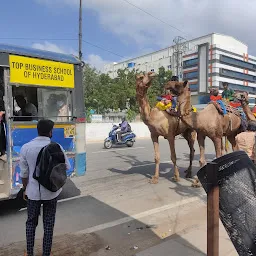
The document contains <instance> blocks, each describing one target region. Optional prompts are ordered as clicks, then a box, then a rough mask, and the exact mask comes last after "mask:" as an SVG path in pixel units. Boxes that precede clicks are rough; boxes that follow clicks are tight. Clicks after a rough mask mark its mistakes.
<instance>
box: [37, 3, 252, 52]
mask: <svg viewBox="0 0 256 256" xmlns="http://www.w3.org/2000/svg"><path fill="white" fill-rule="evenodd" d="M36 1H38V2H40V3H47V4H49V5H53V4H56V3H57V4H61V3H62V4H63V3H66V4H67V5H71V6H73V7H75V8H78V3H79V0H36ZM128 1H130V2H131V3H133V4H135V5H137V6H139V7H140V8H142V9H144V10H146V11H148V12H149V13H151V14H153V15H154V16H156V17H159V18H160V19H162V20H164V21H166V22H167V23H169V24H171V25H173V26H175V27H177V28H179V29H180V30H182V31H184V33H182V32H179V31H177V30H175V29H172V28H171V27H169V26H167V25H165V24H163V23H161V22H159V21H157V20H156V19H154V18H152V17H150V16H149V15H147V14H145V13H143V12H142V11H140V10H138V9H136V8H134V7H132V6H131V5H129V4H127V3H126V2H125V1H124V0H96V1H95V0H86V1H84V7H85V8H87V9H91V10H94V11H95V12H96V13H97V14H98V17H99V21H100V23H101V24H102V26H103V27H104V28H105V29H107V30H109V31H111V32H112V33H114V34H116V35H118V36H120V38H121V39H123V41H124V42H125V43H131V42H133V43H136V44H137V45H139V46H140V47H141V46H144V47H145V48H148V47H151V46H152V45H153V44H156V45H158V46H159V47H163V46H167V45H170V44H172V40H173V38H174V37H175V36H177V35H179V36H183V37H186V38H188V39H191V38H193V37H198V36H202V35H205V34H208V33H212V32H218V33H223V34H227V35H231V36H234V37H236V38H237V39H239V40H241V41H243V42H244V43H246V44H248V45H249V50H251V51H254V52H255V53H256V49H255V50H254V49H253V47H254V33H253V31H254V23H255V13H256V1H255V0H245V1H243V2H241V1H240V0H225V1H223V0H215V1H213V0H158V1H156V0H128ZM190 35H191V36H190Z"/></svg>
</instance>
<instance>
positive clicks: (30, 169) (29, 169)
mask: <svg viewBox="0 0 256 256" xmlns="http://www.w3.org/2000/svg"><path fill="white" fill-rule="evenodd" d="M50 142H51V140H50V138H48V137H40V136H39V137H37V138H35V139H33V140H31V141H30V142H28V143H27V144H25V145H23V147H22V148H21V151H20V164H19V165H20V176H21V178H28V185H27V188H26V194H27V197H28V199H30V200H36V201H39V200H52V199H54V198H56V197H57V196H58V195H59V194H60V192H61V191H62V189H59V190H58V191H56V192H51V191H49V190H48V189H46V188H45V187H43V186H42V185H40V191H39V183H38V181H37V180H35V179H34V178H33V173H34V170H35V167H36V160H37V156H38V154H39V152H40V150H41V149H42V148H43V147H45V146H46V145H48V144H49V143H50ZM61 149H62V151H63V153H64V150H63V148H62V147H61ZM64 155H65V159H66V165H67V170H68V169H70V168H71V166H70V163H69V160H68V158H67V156H66V154H65V153H64Z"/></svg>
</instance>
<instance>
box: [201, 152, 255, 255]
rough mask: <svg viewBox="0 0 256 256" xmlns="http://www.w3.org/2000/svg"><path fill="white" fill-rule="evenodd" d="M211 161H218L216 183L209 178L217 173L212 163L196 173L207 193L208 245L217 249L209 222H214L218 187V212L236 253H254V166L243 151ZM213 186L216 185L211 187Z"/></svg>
mask: <svg viewBox="0 0 256 256" xmlns="http://www.w3.org/2000/svg"><path fill="white" fill-rule="evenodd" d="M212 163H215V165H216V164H217V165H218V172H217V173H218V175H217V179H218V186H213V184H214V183H212V184H211V181H216V180H214V179H215V178H216V176H211V175H214V173H216V171H213V169H214V166H213V165H211V164H208V165H206V166H204V167H203V168H201V169H200V170H199V171H198V173H197V176H198V179H199V180H200V182H201V183H202V186H203V188H204V190H205V191H206V193H207V196H208V203H209V205H208V217H209V230H208V232H210V233H209V237H208V238H209V240H208V239H207V240H208V241H209V242H210V240H211V241H213V244H212V245H210V244H209V248H208V249H210V250H213V251H215V252H216V250H215V249H216V248H217V244H216V243H215V241H216V240H215V238H216V230H214V226H211V225H214V223H215V224H217V222H216V221H217V220H216V216H217V213H216V212H215V210H216V209H217V203H216V202H217V199H216V198H217V193H218V192H217V191H218V189H219V216H220V219H221V221H222V223H223V225H224V227H225V229H226V231H227V233H228V235H229V238H230V240H231V241H232V243H233V245H234V247H235V248H236V251H237V253H238V255H239V256H253V255H256V221H255V218H256V217H255V216H256V167H255V165H254V163H253V162H252V161H251V160H250V158H249V157H248V155H247V154H246V153H245V152H244V151H235V152H233V153H230V154H227V155H224V156H222V157H219V158H217V159H215V160H214V161H213V162H212ZM208 181H210V182H208ZM216 187H218V189H214V188H216ZM214 198H215V200H214ZM211 204H212V205H211ZM211 209H214V211H213V213H211V212H210V211H211ZM211 246H212V247H214V246H215V247H216V248H211ZM207 255H208V256H209V255H217V254H207Z"/></svg>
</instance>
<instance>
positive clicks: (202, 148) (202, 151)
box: [191, 133, 206, 188]
mask: <svg viewBox="0 0 256 256" xmlns="http://www.w3.org/2000/svg"><path fill="white" fill-rule="evenodd" d="M197 141H198V145H199V150H200V159H199V164H200V167H203V166H204V165H205V164H206V160H205V135H203V134H200V133H198V134H197ZM191 186H192V187H193V188H200V187H201V183H200V181H199V179H198V178H197V177H196V178H195V180H194V181H193V183H192V185H191Z"/></svg>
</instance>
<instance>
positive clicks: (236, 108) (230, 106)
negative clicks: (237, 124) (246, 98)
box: [208, 101, 244, 118]
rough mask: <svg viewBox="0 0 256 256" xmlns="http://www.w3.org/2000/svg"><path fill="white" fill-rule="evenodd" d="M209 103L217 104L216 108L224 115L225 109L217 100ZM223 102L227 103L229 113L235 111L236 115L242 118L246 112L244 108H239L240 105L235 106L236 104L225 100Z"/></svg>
mask: <svg viewBox="0 0 256 256" xmlns="http://www.w3.org/2000/svg"><path fill="white" fill-rule="evenodd" d="M222 102H223V101H222ZM208 104H213V105H214V106H215V108H216V109H217V110H218V112H219V113H220V114H221V115H224V111H223V109H222V107H221V105H220V104H219V103H218V102H217V101H210V102H209V103H208ZM223 104H224V105H225V108H226V110H227V113H233V114H235V115H236V116H238V117H240V118H242V115H243V113H244V112H243V110H239V107H240V106H235V105H234V104H227V103H226V102H223Z"/></svg>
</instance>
